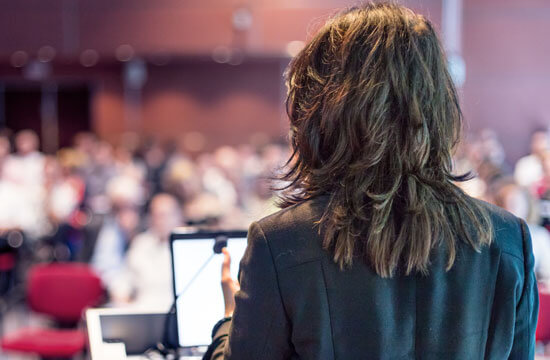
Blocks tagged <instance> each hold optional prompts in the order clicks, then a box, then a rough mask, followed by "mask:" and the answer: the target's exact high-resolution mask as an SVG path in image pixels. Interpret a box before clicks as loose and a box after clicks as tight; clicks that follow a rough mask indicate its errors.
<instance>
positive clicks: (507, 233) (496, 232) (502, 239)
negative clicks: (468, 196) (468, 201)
mask: <svg viewBox="0 0 550 360" xmlns="http://www.w3.org/2000/svg"><path fill="white" fill-rule="evenodd" d="M474 201H475V202H477V203H478V204H479V205H480V206H481V208H482V209H484V210H485V211H486V212H487V214H488V215H489V218H490V219H491V223H492V227H493V243H492V245H491V246H493V247H497V248H498V249H499V250H500V251H501V252H503V253H506V254H508V255H512V256H515V257H517V258H519V259H521V260H523V257H524V241H525V239H524V231H528V230H526V229H523V227H524V226H522V222H523V220H521V219H519V218H518V217H516V216H515V215H513V214H511V213H510V212H508V211H506V210H504V209H503V208H501V207H498V206H496V205H493V204H489V203H487V202H485V201H482V200H478V199H474ZM525 228H526V226H525Z"/></svg>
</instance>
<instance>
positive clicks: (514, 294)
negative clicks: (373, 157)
mask: <svg viewBox="0 0 550 360" xmlns="http://www.w3.org/2000/svg"><path fill="white" fill-rule="evenodd" d="M325 204H326V198H323V197H321V198H317V199H316V200H313V201H307V202H304V203H302V204H299V205H295V206H293V207H290V208H287V209H285V210H282V211H280V212H278V213H276V214H274V215H272V216H269V217H267V218H265V219H263V220H261V221H259V222H258V223H254V224H252V225H251V227H250V230H249V235H248V238H249V240H248V241H249V243H248V249H247V251H246V253H245V256H244V258H243V259H242V261H241V264H240V266H241V267H240V282H241V290H240V292H238V293H237V295H236V310H235V313H234V316H233V320H232V324H231V323H227V324H226V326H222V327H221V328H219V329H218V330H217V333H216V334H215V335H214V336H215V338H216V340H217V341H216V342H217V349H213V350H216V351H215V352H214V355H213V356H212V358H213V359H216V358H219V359H221V358H222V352H223V351H224V347H225V356H224V358H225V359H231V360H248V359H250V360H252V359H253V360H275V359H308V360H333V359H338V360H352V359H395V360H397V359H399V360H405V359H434V360H435V359H437V360H442V359H444V360H452V359H457V360H458V359H460V360H475V359H495V360H502V359H533V358H534V347H535V327H536V323H537V312H538V292H537V284H536V281H535V275H534V273H533V264H534V260H533V254H532V249H531V239H530V236H529V232H528V230H527V226H526V225H525V223H524V222H523V221H522V220H519V219H518V218H516V217H514V216H513V215H511V214H509V213H507V212H505V211H504V210H501V209H500V208H497V207H494V206H492V205H489V204H486V203H483V206H485V207H486V208H487V210H488V211H489V213H490V215H491V219H492V221H493V226H494V229H495V239H494V243H493V245H491V246H490V247H486V248H484V249H483V250H482V251H481V252H479V253H478V252H476V251H474V250H473V249H472V248H471V247H469V246H467V245H465V244H462V243H461V244H460V245H459V246H458V257H457V260H456V262H455V265H454V266H453V268H452V269H451V270H450V271H448V272H446V271H445V262H446V253H445V251H444V250H443V248H440V249H436V250H434V252H433V259H432V265H431V269H430V274H429V275H428V276H422V275H420V274H417V275H411V276H395V277H393V278H391V279H383V278H381V277H379V276H377V275H376V273H375V272H373V271H372V270H371V269H370V268H369V267H368V266H366V265H365V264H364V263H362V262H361V261H360V260H357V261H356V262H355V264H354V266H353V267H352V268H351V269H349V270H346V271H341V270H340V269H339V268H338V266H337V265H336V264H335V263H334V262H333V261H332V259H331V256H330V254H329V253H327V252H326V251H324V250H323V249H322V247H321V237H320V236H319V234H318V232H317V228H316V227H315V225H314V223H315V221H317V220H319V218H320V216H321V213H322V210H323V208H324V206H325ZM229 328H230V329H229ZM227 331H229V338H227V336H224V333H226V332H227Z"/></svg>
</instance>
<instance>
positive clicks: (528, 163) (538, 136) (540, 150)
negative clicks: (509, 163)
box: [514, 129, 550, 190]
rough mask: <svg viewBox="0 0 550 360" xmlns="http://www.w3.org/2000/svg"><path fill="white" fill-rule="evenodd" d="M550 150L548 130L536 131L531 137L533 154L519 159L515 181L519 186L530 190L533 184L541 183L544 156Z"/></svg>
mask: <svg viewBox="0 0 550 360" xmlns="http://www.w3.org/2000/svg"><path fill="white" fill-rule="evenodd" d="M549 149H550V137H549V135H548V130H547V129H541V130H536V131H535V132H534V133H533V135H531V154H529V155H527V156H524V157H522V158H521V159H519V160H518V162H517V163H516V167H515V169H514V179H515V180H516V182H517V183H518V185H520V186H523V187H526V188H529V189H530V188H531V186H532V185H533V184H535V183H537V182H540V180H541V179H542V177H543V169H542V156H543V154H544V152H545V151H548V150H549ZM530 190H532V189H530Z"/></svg>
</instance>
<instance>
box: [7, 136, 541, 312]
mask: <svg viewBox="0 0 550 360" xmlns="http://www.w3.org/2000/svg"><path fill="white" fill-rule="evenodd" d="M199 135H200V134H194V135H193V136H192V137H190V136H182V137H181V139H180V140H178V141H177V142H176V143H175V144H174V145H171V144H170V143H164V142H162V141H160V140H158V139H142V138H140V137H139V136H138V135H137V134H135V133H127V134H124V136H122V138H121V141H120V142H119V143H118V144H116V145H113V144H111V143H109V142H107V141H105V140H103V139H100V138H98V137H97V136H96V135H94V134H92V133H80V134H78V135H77V136H76V137H75V138H74V145H73V146H72V147H69V148H64V149H61V150H59V151H58V152H57V154H54V155H46V154H43V153H41V152H40V151H39V148H40V143H39V138H38V136H37V134H36V133H34V132H33V131H30V130H24V131H20V132H18V133H16V134H15V136H13V137H12V136H11V134H10V133H9V132H7V131H2V132H0V197H1V198H2V202H0V232H2V233H8V232H10V231H17V232H18V233H21V234H22V235H23V236H22V237H20V238H21V239H24V241H23V244H20V241H19V242H17V243H16V244H15V246H18V247H19V246H20V247H22V248H26V249H28V250H29V252H28V253H29V254H32V257H33V260H32V261H34V262H43V261H74V260H76V261H84V262H89V263H90V264H91V265H92V266H93V267H94V268H95V269H96V270H97V272H98V274H99V275H100V276H101V278H102V280H103V282H104V285H105V287H106V288H107V289H109V290H110V291H109V292H110V295H111V301H112V302H113V303H116V304H122V303H124V304H130V303H131V304H135V305H154V306H156V307H166V306H168V305H169V304H170V302H171V299H172V285H171V273H170V253H169V247H168V243H167V241H168V236H169V232H170V230H171V229H172V228H174V227H176V226H180V225H196V226H203V227H204V226H213V227H219V228H226V229H246V228H248V225H249V224H250V223H251V222H252V221H254V220H257V219H259V218H261V217H264V216H266V215H269V214H270V213H272V212H274V211H276V210H277V207H276V191H274V190H272V189H273V188H278V187H281V185H283V184H280V183H276V182H274V180H273V178H274V177H275V175H276V174H277V172H278V169H280V168H281V167H282V166H283V165H284V164H285V162H286V161H287V159H288V156H289V153H288V147H287V146H286V145H285V144H277V143H272V144H269V143H266V142H265V141H263V142H251V143H254V144H255V145H250V144H247V145H241V146H237V147H232V146H223V147H220V148H218V149H215V150H214V151H212V152H205V151H204V137H202V135H200V136H199ZM196 138H200V139H202V142H200V144H199V145H201V146H198V145H197V141H196ZM189 139H190V140H189ZM193 139H195V140H193ZM188 140H189V141H190V142H191V143H189V141H188ZM191 140H193V141H191ZM12 141H13V144H14V148H15V149H14V150H15V151H13V152H12ZM260 143H261V144H262V145H260ZM454 165H455V166H454V168H455V173H456V174H464V173H467V172H471V173H472V176H471V179H470V180H468V181H466V182H461V183H458V185H459V186H460V187H461V188H462V189H463V190H464V191H465V192H467V193H468V194H470V195H472V196H474V197H477V198H480V199H483V200H486V201H489V202H493V203H495V204H497V205H499V206H502V207H504V208H506V209H508V210H509V211H511V212H513V213H514V214H516V215H517V216H519V217H522V218H524V219H525V220H526V221H527V223H528V224H529V228H530V230H531V233H532V237H533V245H534V247H535V257H536V262H537V265H536V266H537V274H538V276H539V277H540V280H541V281H544V282H547V281H549V279H550V235H549V233H548V230H550V139H549V136H548V132H547V131H546V129H542V130H540V129H539V130H536V131H535V132H534V133H533V135H532V139H531V148H530V154H529V155H527V156H525V157H523V158H521V159H520V160H519V161H518V162H517V163H516V165H515V168H514V167H513V166H512V165H510V164H509V163H508V162H507V159H506V154H505V152H504V147H503V146H502V144H501V143H500V141H499V139H498V136H497V135H496V133H495V132H494V131H493V130H490V129H485V130H482V131H479V132H477V133H475V134H469V136H467V137H466V138H465V140H464V141H463V142H462V143H461V145H460V147H459V148H458V151H457V153H456V155H455V159H454ZM545 227H546V228H545ZM18 239H19V238H18ZM10 251H13V249H12V250H10ZM21 278H23V277H21Z"/></svg>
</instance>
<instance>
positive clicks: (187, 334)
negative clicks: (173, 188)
mask: <svg viewBox="0 0 550 360" xmlns="http://www.w3.org/2000/svg"><path fill="white" fill-rule="evenodd" d="M220 237H222V238H227V249H228V250H229V253H230V254H231V274H232V277H233V278H234V279H235V280H236V279H237V275H238V271H239V263H240V261H241V258H242V257H243V255H244V252H245V249H246V244H247V241H246V231H231V232H219V231H217V232H199V233H194V234H188V233H187V234H178V233H173V234H172V236H171V250H172V265H173V272H174V274H173V275H174V276H173V278H174V294H175V296H176V316H177V328H178V341H179V345H180V346H181V347H190V346H203V345H209V344H210V343H211V342H212V328H213V327H214V325H215V324H216V322H218V321H219V320H220V319H221V318H223V316H224V301H223V294H222V290H221V285H220V283H221V266H222V262H223V254H215V253H214V250H213V248H214V244H215V242H216V238H218V239H219V238H220Z"/></svg>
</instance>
